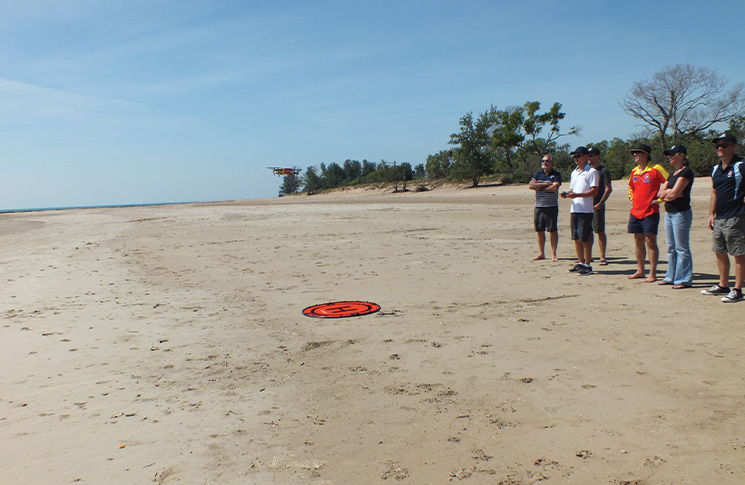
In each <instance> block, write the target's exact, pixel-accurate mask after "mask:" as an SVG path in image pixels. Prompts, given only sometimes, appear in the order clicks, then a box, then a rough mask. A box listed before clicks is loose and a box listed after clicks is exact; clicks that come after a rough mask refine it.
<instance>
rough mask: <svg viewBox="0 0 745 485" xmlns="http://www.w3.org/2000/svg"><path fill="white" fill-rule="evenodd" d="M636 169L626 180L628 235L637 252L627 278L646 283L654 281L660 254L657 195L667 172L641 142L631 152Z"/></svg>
mask: <svg viewBox="0 0 745 485" xmlns="http://www.w3.org/2000/svg"><path fill="white" fill-rule="evenodd" d="M631 153H632V155H634V161H635V162H636V163H637V165H638V166H637V167H635V168H634V170H632V171H631V177H629V200H630V201H631V216H630V217H629V228H628V231H629V234H633V235H634V246H635V249H636V264H637V269H636V273H634V274H631V275H628V276H627V278H628V279H630V280H633V279H637V278H644V277H645V276H646V279H645V280H644V282H645V283H652V282H653V281H657V260H658V258H659V254H660V251H659V249H658V247H657V228H658V226H659V225H660V203H659V201H658V200H657V192H658V191H659V190H660V186H661V185H662V184H664V183H665V181H667V177H668V173H667V171H666V170H665V169H664V168H662V167H661V166H660V165H656V164H653V163H652V148H651V147H650V146H649V145H646V144H644V143H640V144H638V145H636V146H634V147H633V148H632V149H631ZM647 250H648V251H649V276H647V275H646V274H645V270H644V263H645V260H646V258H647Z"/></svg>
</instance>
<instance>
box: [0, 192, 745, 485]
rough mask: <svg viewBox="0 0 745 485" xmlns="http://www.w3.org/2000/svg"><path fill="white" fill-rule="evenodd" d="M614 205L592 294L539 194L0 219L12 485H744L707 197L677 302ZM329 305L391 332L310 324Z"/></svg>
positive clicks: (740, 417) (736, 379) (3, 436)
mask: <svg viewBox="0 0 745 485" xmlns="http://www.w3.org/2000/svg"><path fill="white" fill-rule="evenodd" d="M625 184H626V181H622V180H618V181H614V188H615V192H614V193H613V195H612V196H611V198H610V200H609V202H608V213H607V218H608V227H607V233H608V248H609V249H608V257H609V261H610V265H608V266H604V267H600V266H597V265H594V269H595V271H596V273H595V274H593V275H591V276H587V277H579V276H577V275H575V274H570V273H568V272H567V269H569V268H570V267H571V265H572V262H573V261H574V259H575V253H574V246H573V244H572V242H571V241H570V240H569V231H568V226H569V203H568V201H560V204H561V209H560V210H561V212H560V216H559V218H560V241H559V257H560V258H561V260H560V261H559V262H557V263H553V262H551V261H550V260H544V261H531V259H532V258H533V257H534V256H535V255H536V254H537V245H536V237H535V232H534V231H533V224H532V214H533V205H534V197H533V193H532V192H531V191H530V190H528V189H527V187H525V186H507V187H484V188H477V189H459V188H454V187H450V188H438V189H436V190H432V191H429V192H422V193H413V192H412V193H404V194H392V193H390V191H383V190H354V191H347V192H337V193H332V194H322V195H316V196H311V197H308V196H293V197H283V198H279V199H271V200H254V201H234V202H221V203H205V204H187V205H174V206H153V207H131V208H106V209H84V210H82V209H81V210H69V211H50V212H35V213H16V214H0V244H1V247H2V255H1V256H0V258H1V259H2V265H1V266H0V267H1V268H2V269H1V270H0V271H1V275H2V292H0V315H1V316H2V326H0V342H1V344H0V345H1V349H2V350H1V351H0V368H1V369H2V378H1V380H0V391H1V393H0V483H4V484H26V483H28V484H31V483H34V484H57V483H59V484H65V483H90V484H102V483H107V484H135V483H136V484H139V483H188V484H214V483H231V484H232V483H236V484H265V483H266V484H273V483H278V484H290V483H311V484H339V485H341V484H345V485H346V484H366V483H411V484H434V483H449V482H462V483H466V484H481V483H484V484H502V485H508V484H510V485H516V484H533V483H557V484H558V483H561V484H564V483H568V484H575V483H576V484H614V485H620V484H637V485H641V484H644V485H651V484H709V483H717V484H741V483H744V482H745V412H744V411H743V401H744V400H745V359H744V358H743V352H744V350H743V349H745V327H743V324H744V323H745V317H744V316H743V315H745V303H738V304H731V305H727V304H723V303H721V302H720V301H719V298H717V297H710V296H708V297H707V296H703V295H701V294H700V292H699V290H700V289H702V288H706V287H708V286H711V285H712V284H713V283H716V282H717V280H718V276H717V274H718V273H717V269H716V262H715V258H714V255H713V254H712V253H711V234H710V232H709V230H708V229H707V228H706V218H707V212H708V203H709V194H710V182H709V181H708V180H706V179H705V178H700V179H698V180H697V181H696V183H695V184H694V187H693V206H694V223H693V225H694V228H693V230H692V234H691V243H692V248H693V255H694V274H695V276H694V288H693V289H686V290H677V291H676V290H672V289H671V288H670V287H669V286H667V287H666V286H658V285H656V284H645V283H643V282H642V281H641V280H627V278H626V275H627V274H630V273H633V271H634V269H635V267H636V261H635V259H634V249H633V242H632V237H631V236H630V235H628V234H626V222H627V221H628V210H629V202H628V200H627V197H626V189H625ZM659 242H660V259H661V264H660V270H661V272H660V275H659V277H660V278H661V277H662V276H663V275H664V271H665V270H666V268H667V265H666V264H665V262H664V261H665V259H666V256H665V252H666V249H665V245H664V232H663V231H662V227H660V236H659ZM595 249H597V248H595ZM340 300H363V301H370V302H375V303H377V304H379V305H380V306H381V311H380V312H378V313H375V314H372V315H367V316H361V317H352V318H343V319H318V318H308V317H306V316H304V315H302V313H301V312H302V310H303V309H304V308H305V307H308V306H311V305H315V304H319V303H324V302H332V301H340Z"/></svg>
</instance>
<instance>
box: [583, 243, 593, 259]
mask: <svg viewBox="0 0 745 485" xmlns="http://www.w3.org/2000/svg"><path fill="white" fill-rule="evenodd" d="M582 245H583V246H584V250H585V261H587V264H590V263H591V262H592V240H590V241H587V242H583V243H582Z"/></svg>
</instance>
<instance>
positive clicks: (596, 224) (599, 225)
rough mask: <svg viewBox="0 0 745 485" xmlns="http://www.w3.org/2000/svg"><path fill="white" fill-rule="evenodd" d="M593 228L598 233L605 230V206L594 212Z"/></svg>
mask: <svg viewBox="0 0 745 485" xmlns="http://www.w3.org/2000/svg"><path fill="white" fill-rule="evenodd" d="M592 230H593V231H594V232H595V233H596V234H602V233H604V232H605V207H603V208H602V209H599V210H596V211H595V212H593V213H592Z"/></svg>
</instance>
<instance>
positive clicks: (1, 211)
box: [0, 201, 207, 214]
mask: <svg viewBox="0 0 745 485" xmlns="http://www.w3.org/2000/svg"><path fill="white" fill-rule="evenodd" d="M204 203H207V202H198V201H191V202H150V203H144V204H111V205H82V206H72V207H39V208H35V209H0V214H18V213H24V212H47V211H67V210H80V209H117V208H120V207H149V206H163V205H182V204H204Z"/></svg>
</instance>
